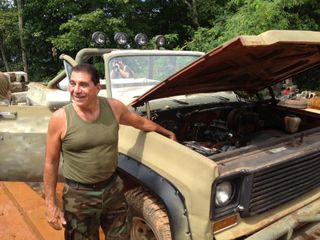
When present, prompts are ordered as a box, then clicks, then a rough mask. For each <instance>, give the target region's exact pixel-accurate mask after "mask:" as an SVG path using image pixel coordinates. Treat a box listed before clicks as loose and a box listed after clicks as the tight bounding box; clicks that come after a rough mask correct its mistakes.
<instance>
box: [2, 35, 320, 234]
mask: <svg viewBox="0 0 320 240" xmlns="http://www.w3.org/2000/svg"><path fill="white" fill-rule="evenodd" d="M319 49H320V32H313V31H284V30H283V31H280V30H273V31H267V32H264V33H261V34H260V35H257V36H239V37H236V38H234V39H231V40H230V41H228V42H226V43H224V44H222V45H220V46H218V47H217V48H215V49H213V50H212V51H210V52H208V53H207V54H205V55H203V56H200V57H199V58H197V59H195V61H193V62H191V63H190V64H189V65H187V66H185V67H182V69H181V70H180V71H178V72H176V73H173V74H172V75H168V76H165V77H164V79H163V80H160V81H158V83H157V84H155V85H153V84H154V80H156V81H157V80H158V79H157V78H154V77H152V76H153V75H152V74H151V73H154V72H153V71H152V70H150V66H153V62H154V61H153V60H151V61H150V62H148V64H144V66H148V67H147V69H149V70H148V71H144V72H145V73H148V74H151V75H145V76H144V77H141V76H139V77H138V79H137V80H138V81H137V82H138V83H139V84H142V83H145V82H147V83H148V84H149V85H143V86H144V87H147V88H145V89H144V90H146V89H148V90H147V92H145V93H144V94H143V95H140V93H141V92H139V94H137V95H136V94H133V95H131V96H132V97H133V99H134V100H133V102H131V103H130V105H129V106H130V108H131V110H132V111H136V112H137V113H139V114H141V115H143V116H145V117H148V118H150V119H152V120H153V121H155V122H157V123H159V124H160V125H162V126H164V127H166V128H168V129H170V130H172V131H174V132H175V133H176V135H177V139H178V141H177V142H173V141H172V140H170V139H167V138H165V137H163V136H161V135H159V134H157V133H153V132H152V133H145V132H142V131H139V130H137V129H134V128H131V127H128V126H121V127H120V132H119V134H120V139H119V159H118V165H119V173H120V174H121V176H122V177H123V179H124V182H125V185H126V197H127V200H128V203H129V205H130V206H131V208H132V211H133V216H134V218H133V226H132V230H131V239H157V240H164V239H165V240H169V239H177V240H180V239H181V240H182V239H196V240H212V239H216V240H222V239H223V240H224V239H257V240H258V239H259V240H260V239H281V238H282V239H301V238H304V239H305V238H308V237H309V238H312V237H313V238H317V236H319V235H316V234H317V233H319V226H320V225H319V220H320V215H319V212H320V191H319V190H320V178H319V174H318V172H319V170H320V151H319V150H320V141H319V140H320V114H319V113H320V111H319V110H317V109H312V108H309V107H308V106H306V107H304V108H300V107H299V108H297V107H292V106H290V105H286V104H283V102H282V98H281V88H280V89H279V84H282V82H283V81H285V80H286V79H287V78H292V77H294V76H296V75H298V74H301V73H303V72H305V71H307V70H310V69H314V68H316V67H319V66H320V51H319ZM83 51H84V52H82V53H83V54H84V53H85V52H91V54H92V55H94V56H97V55H99V54H101V53H102V54H101V56H102V58H103V65H104V78H105V79H103V80H105V86H106V96H109V97H110V96H113V95H112V93H114V92H117V91H118V92H119V90H120V89H121V88H122V87H125V88H126V89H127V90H128V88H129V90H130V91H131V90H134V89H132V87H134V86H135V82H130V81H129V80H130V79H129V80H128V81H124V82H121V80H123V79H114V81H113V79H111V78H110V73H111V67H112V61H113V60H115V58H116V59H118V58H124V59H125V60H126V63H128V64H129V62H130V63H132V66H135V62H134V61H133V60H135V59H137V58H138V57H137V56H136V55H137V54H136V53H135V52H134V50H133V51H131V50H130V51H128V52H125V51H121V52H120V51H109V50H101V49H87V50H83ZM93 53H97V54H93ZM131 53H132V54H133V55H131ZM142 55H143V54H142ZM147 55H148V56H149V55H150V53H148V54H147ZM151 55H152V54H151ZM167 55H168V54H167ZM200 55H201V54H200ZM82 56H85V54H84V55H82V54H80V55H77V57H76V59H75V60H73V59H71V58H70V57H68V56H62V58H63V59H64V63H65V69H66V71H65V72H66V75H67V76H68V75H69V74H70V69H71V67H72V66H73V65H74V64H78V63H80V62H83V61H85V60H89V59H88V58H87V57H82ZM132 56H134V57H133V59H130V58H129V57H132ZM146 62H147V61H146ZM161 63H162V62H161ZM171 63H173V62H171ZM157 65H158V66H159V65H162V64H157ZM136 69H137V70H138V69H139V68H136ZM168 69H169V68H168V67H167V68H164V69H163V71H165V72H167V71H168ZM137 70H136V71H137ZM64 78H65V77H64V76H60V77H59V78H56V79H54V81H52V82H51V83H50V84H49V85H48V86H46V87H43V86H42V88H43V93H47V92H50V91H54V90H55V89H54V88H56V87H57V86H58V85H57V83H58V82H59V81H61V80H62V79H64ZM144 78H145V79H144ZM66 79H68V78H66ZM103 80H102V83H103ZM150 85H151V86H150ZM52 86H54V87H53V88H52ZM50 89H51V90H50ZM52 89H54V90H52ZM58 90H59V91H63V90H62V89H58ZM114 90H115V91H114ZM101 94H103V93H101ZM44 99H50V98H49V97H46V98H44ZM120 99H121V97H120ZM66 102H68V101H66ZM66 102H57V101H51V102H48V101H47V104H46V105H47V106H43V105H41V104H40V106H36V105H35V106H24V107H18V106H7V107H0V113H1V116H2V118H1V120H0V132H1V133H0V137H1V142H0V144H1V148H0V154H1V156H3V157H2V158H1V160H0V176H1V179H0V180H6V181H10V180H15V181H17V180H21V181H39V180H41V177H42V168H43V159H44V145H45V134H46V126H47V121H48V119H49V117H50V114H51V111H54V109H56V108H58V107H61V106H62V105H63V104H65V103H66ZM61 181H63V179H62V178H61Z"/></svg>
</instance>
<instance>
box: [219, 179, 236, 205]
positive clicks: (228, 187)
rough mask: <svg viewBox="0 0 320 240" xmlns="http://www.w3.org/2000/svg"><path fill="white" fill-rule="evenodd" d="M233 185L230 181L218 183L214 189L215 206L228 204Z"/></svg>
mask: <svg viewBox="0 0 320 240" xmlns="http://www.w3.org/2000/svg"><path fill="white" fill-rule="evenodd" d="M233 193H234V187H233V184H231V183H230V182H222V183H219V184H218V186H217V190H216V199H215V203H216V206H217V207H224V206H226V205H227V204H229V203H230V202H231V200H232V198H233V195H234V194H233Z"/></svg>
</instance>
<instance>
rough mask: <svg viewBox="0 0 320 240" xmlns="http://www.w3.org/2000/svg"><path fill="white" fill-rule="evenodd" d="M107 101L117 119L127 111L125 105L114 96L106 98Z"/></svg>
mask: <svg viewBox="0 0 320 240" xmlns="http://www.w3.org/2000/svg"><path fill="white" fill-rule="evenodd" d="M107 101H108V103H109V105H110V107H111V109H112V111H113V113H114V114H115V116H116V118H117V120H118V121H119V119H120V118H121V115H123V113H125V112H126V111H127V107H126V106H125V105H124V104H123V103H122V102H121V101H119V100H117V99H115V98H107Z"/></svg>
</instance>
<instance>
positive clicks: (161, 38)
mask: <svg viewBox="0 0 320 240" xmlns="http://www.w3.org/2000/svg"><path fill="white" fill-rule="evenodd" d="M155 41H156V46H157V48H158V49H159V48H160V47H163V46H165V45H166V44H167V40H166V38H165V37H164V36H163V35H157V36H156V37H155Z"/></svg>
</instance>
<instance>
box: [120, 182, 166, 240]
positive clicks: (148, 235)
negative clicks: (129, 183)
mask: <svg viewBox="0 0 320 240" xmlns="http://www.w3.org/2000/svg"><path fill="white" fill-rule="evenodd" d="M126 199H127V202H128V204H129V206H130V208H131V211H132V217H133V219H132V227H131V231H130V239H131V240H147V239H148V240H171V239H172V238H171V231H170V224H169V218H168V214H167V212H166V209H165V207H164V205H163V204H162V203H160V202H159V201H158V200H157V199H156V198H155V197H154V196H152V195H151V194H150V193H148V192H147V191H146V190H144V189H143V188H141V187H138V188H135V189H133V190H130V191H128V192H126Z"/></svg>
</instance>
